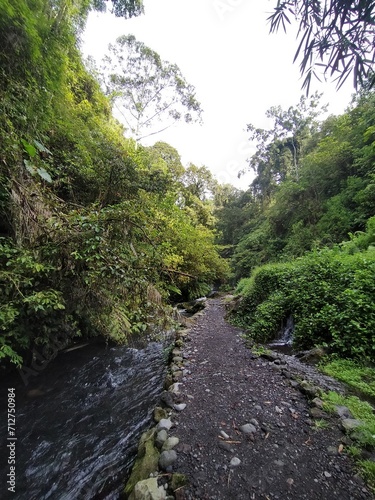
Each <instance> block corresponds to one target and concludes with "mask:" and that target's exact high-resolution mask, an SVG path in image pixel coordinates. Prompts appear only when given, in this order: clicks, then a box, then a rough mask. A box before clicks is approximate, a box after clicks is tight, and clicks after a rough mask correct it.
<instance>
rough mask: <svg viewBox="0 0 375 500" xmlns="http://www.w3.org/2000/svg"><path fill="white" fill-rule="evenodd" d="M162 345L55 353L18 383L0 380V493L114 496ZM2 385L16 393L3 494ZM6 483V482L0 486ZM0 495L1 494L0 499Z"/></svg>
mask: <svg viewBox="0 0 375 500" xmlns="http://www.w3.org/2000/svg"><path fill="white" fill-rule="evenodd" d="M162 351H163V345H162V344H161V343H155V342H154V343H151V344H149V345H148V346H147V347H144V348H134V347H121V346H120V347H119V346H115V347H113V346H106V345H104V344H100V343H97V344H90V345H88V346H86V347H83V348H81V349H77V350H73V351H71V352H67V353H60V354H59V355H58V357H57V358H56V359H55V360H54V361H53V362H51V363H50V364H49V365H48V366H47V367H46V368H45V369H44V370H43V371H42V372H41V373H40V374H38V375H37V376H36V377H32V378H31V379H30V383H29V385H28V386H27V387H26V386H25V385H24V383H23V381H22V380H21V377H20V376H19V374H18V373H15V375H14V377H13V378H12V377H8V378H7V380H1V382H0V408H1V421H0V439H1V442H2V446H1V449H2V450H3V452H2V453H1V462H0V474H1V480H2V481H1V483H2V493H1V495H0V497H1V498H13V499H14V498H15V499H17V500H34V499H38V500H44V499H53V500H89V499H97V500H99V499H108V500H112V499H119V498H122V497H121V491H122V489H123V485H124V481H125V479H126V477H127V475H128V473H129V471H130V468H131V465H132V463H133V460H134V457H135V454H136V449H137V443H138V440H139V437H140V434H141V432H142V431H143V430H144V429H145V428H146V427H148V425H149V424H150V421H151V414H152V411H153V408H154V407H155V404H156V402H157V399H158V397H159V396H160V393H161V391H162V385H163V380H164V376H165V365H164V362H163V352H162ZM8 387H14V388H15V395H16V405H15V408H16V433H15V434H16V437H17V441H16V452H15V453H16V460H15V461H16V480H15V483H16V493H15V494H14V493H11V492H9V491H6V489H5V485H6V481H7V473H9V467H10V466H9V464H7V463H6V459H7V458H8V454H9V453H5V452H4V450H6V449H7V446H6V443H8V442H9V441H7V428H6V425H7V417H6V413H5V412H4V410H6V408H7V397H8ZM7 487H8V485H7ZM4 493H6V494H5V496H4Z"/></svg>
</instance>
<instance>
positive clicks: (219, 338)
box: [173, 299, 374, 500]
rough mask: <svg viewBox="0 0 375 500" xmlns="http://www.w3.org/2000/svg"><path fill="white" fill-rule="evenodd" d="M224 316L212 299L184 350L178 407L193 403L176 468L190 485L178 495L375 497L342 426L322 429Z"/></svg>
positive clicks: (180, 420) (215, 499) (180, 429)
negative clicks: (353, 460) (358, 470)
mask: <svg viewBox="0 0 375 500" xmlns="http://www.w3.org/2000/svg"><path fill="white" fill-rule="evenodd" d="M224 314H225V308H224V306H223V304H222V303H221V300H220V299H214V300H210V301H209V302H208V306H207V308H206V309H205V311H204V313H203V315H201V316H199V317H198V318H197V319H196V320H195V321H194V323H193V326H192V327H191V329H190V331H189V334H188V340H187V341H186V343H185V344H184V347H183V348H182V355H183V357H184V358H185V362H184V365H185V370H187V372H186V371H185V372H184V375H185V376H184V378H183V381H182V384H181V386H180V391H181V395H180V397H179V401H180V402H182V403H187V407H186V408H185V409H184V410H183V411H181V412H177V413H176V414H175V415H174V417H173V420H174V422H175V424H176V427H175V428H174V429H173V435H175V436H177V437H178V438H179V439H180V443H179V445H178V446H177V447H176V451H177V454H178V459H177V462H176V463H175V465H174V467H173V470H174V471H175V472H180V473H183V474H185V475H186V476H187V477H188V479H189V484H188V486H186V487H184V488H181V489H180V490H178V491H177V492H176V498H177V499H180V500H182V499H186V500H191V499H194V500H197V499H212V500H219V499H226V500H240V499H268V500H270V499H299V500H300V499H320V500H324V499H335V498H336V499H340V500H345V499H352V500H357V499H370V498H374V496H373V495H372V494H371V493H370V492H369V491H368V490H367V489H366V487H365V485H364V483H363V481H362V480H361V479H360V478H359V477H357V476H356V475H355V470H354V469H353V465H352V463H351V461H350V459H349V458H348V457H347V455H346V454H345V453H343V452H342V449H343V447H344V449H345V445H346V443H347V438H346V436H344V434H343V433H342V431H341V430H340V428H339V425H338V420H336V419H333V420H332V419H329V420H328V423H329V426H328V428H317V427H321V426H320V425H319V424H315V423H314V420H313V419H312V418H311V417H310V414H309V410H310V406H309V403H308V401H307V399H306V397H305V396H304V395H303V394H302V393H301V392H300V391H299V390H298V389H297V388H296V387H293V385H296V383H295V382H294V381H293V380H290V379H288V378H286V377H285V376H284V375H283V374H282V373H281V370H280V368H281V366H282V365H281V366H280V365H278V364H274V363H269V362H267V361H265V360H262V359H260V358H258V359H254V356H253V355H252V353H251V352H250V351H249V350H248V349H246V347H245V346H244V343H243V341H242V339H241V337H240V333H241V331H240V330H239V329H238V328H235V327H233V326H231V325H229V324H228V323H226V322H225V320H224ZM282 363H283V361H282ZM302 378H303V376H302ZM293 382H294V383H293ZM318 422H322V420H319V421H318ZM246 424H249V425H248V426H247V427H245V428H243V429H242V430H241V427H242V426H243V425H246Z"/></svg>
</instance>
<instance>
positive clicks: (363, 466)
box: [321, 392, 375, 491]
mask: <svg viewBox="0 0 375 500" xmlns="http://www.w3.org/2000/svg"><path fill="white" fill-rule="evenodd" d="M321 397H322V399H323V401H324V409H325V410H326V411H330V412H334V411H335V406H336V405H340V406H346V407H347V408H349V410H350V412H351V413H352V415H353V417H354V418H355V419H357V420H360V421H361V422H362V425H361V426H360V427H357V428H356V429H355V430H354V431H353V432H352V433H351V435H350V437H351V439H352V440H353V441H354V442H355V444H354V445H351V446H348V448H347V452H348V454H349V455H350V456H351V457H352V458H354V459H355V460H356V463H357V467H358V470H359V472H360V474H361V475H362V477H363V478H364V479H365V481H366V483H367V485H368V486H369V488H371V489H372V490H373V491H375V462H373V461H372V460H361V456H362V449H367V450H373V449H375V414H374V409H373V408H372V406H371V405H370V404H369V403H367V401H361V400H360V399H359V398H358V397H357V396H348V397H345V396H342V395H341V394H338V393H337V392H328V393H324V394H323V395H322V396H321Z"/></svg>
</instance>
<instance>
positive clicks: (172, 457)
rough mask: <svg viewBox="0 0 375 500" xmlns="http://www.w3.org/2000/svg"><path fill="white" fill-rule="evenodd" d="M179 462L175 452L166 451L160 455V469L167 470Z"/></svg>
mask: <svg viewBox="0 0 375 500" xmlns="http://www.w3.org/2000/svg"><path fill="white" fill-rule="evenodd" d="M176 460H177V453H176V452H175V451H174V450H166V451H163V452H162V453H161V454H160V458H159V467H160V468H161V469H163V470H166V469H167V468H168V467H170V466H171V465H173V464H174V463H175V461H176Z"/></svg>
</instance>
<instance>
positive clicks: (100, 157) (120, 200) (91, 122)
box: [0, 0, 228, 364]
mask: <svg viewBox="0 0 375 500" xmlns="http://www.w3.org/2000/svg"><path fill="white" fill-rule="evenodd" d="M103 6H104V2H90V1H88V0H81V1H80V2H66V1H63V0H61V1H60V0H59V1H53V2H52V1H51V2H45V1H42V0H17V1H14V0H12V1H10V0H0V8H1V13H2V14H1V18H0V103H1V105H0V114H1V119H0V138H1V144H2V149H1V156H0V210H1V219H0V286H1V297H0V358H3V361H4V360H5V361H6V360H11V361H13V362H14V363H17V364H19V363H21V361H22V356H25V355H26V356H27V355H28V354H27V353H29V352H30V349H31V348H32V347H33V346H34V345H37V346H38V345H41V346H44V348H45V349H47V351H48V345H49V344H50V343H53V342H54V341H55V340H56V338H59V342H60V344H61V343H64V342H65V343H68V342H69V341H70V340H71V339H72V338H74V337H76V336H80V335H98V334H101V335H104V336H106V337H110V338H113V339H115V340H117V341H124V340H125V338H126V336H127V335H128V334H129V333H138V332H142V331H144V330H145V329H146V328H147V326H148V324H150V322H153V323H155V322H156V323H157V322H158V321H162V319H163V318H164V317H165V313H166V309H165V304H166V303H168V301H169V299H170V298H171V294H172V295H174V297H177V296H180V297H181V296H182V297H183V296H185V297H196V296H198V295H200V294H202V293H205V292H207V290H209V287H210V285H211V284H212V283H214V282H215V281H220V280H222V279H225V276H226V274H227V270H228V266H227V264H226V262H225V261H224V260H223V259H222V258H221V257H220V256H219V254H218V252H217V249H216V246H215V242H214V237H215V235H214V231H213V226H212V221H211V222H210V215H209V214H210V213H211V211H212V209H211V206H209V205H208V202H207V201H206V200H205V193H202V192H198V191H197V190H196V189H195V188H196V185H195V184H194V182H193V181H194V178H193V180H192V179H191V178H190V177H191V176H190V177H189V172H194V171H195V172H196V173H198V178H199V175H200V169H198V168H197V167H194V166H192V165H191V166H189V167H188V168H187V169H185V168H184V167H183V166H182V165H181V161H180V157H179V155H178V152H177V151H176V150H175V149H174V148H172V147H171V146H169V145H167V144H164V143H157V144H155V146H153V147H149V148H145V147H142V146H141V145H137V144H135V143H134V141H131V140H129V139H125V138H124V128H123V127H122V126H121V125H120V124H119V123H118V122H117V121H116V120H114V119H113V118H112V114H111V103H110V101H109V100H108V99H107V98H106V97H105V96H104V94H103V93H102V91H101V90H100V87H99V84H98V83H97V81H96V79H95V78H94V76H92V75H91V74H90V73H89V72H88V70H87V69H86V68H85V66H84V64H83V62H82V58H81V55H80V52H79V48H78V39H79V34H80V32H81V29H82V28H83V26H84V24H85V20H86V16H87V13H88V11H89V10H90V9H91V8H93V7H97V8H102V7H103ZM140 6H141V2H138V1H137V2H134V1H131V2H124V1H121V2H120V1H119V2H114V8H117V9H118V13H119V15H120V11H121V9H125V10H124V12H123V14H124V15H125V17H129V16H131V15H134V14H136V13H137V12H138V11H137V9H138V10H139V8H140ZM126 9H128V10H126ZM138 13H139V12H138ZM125 135H126V134H125ZM203 170H204V169H203ZM193 177H194V176H193ZM189 179H190V180H189ZM195 180H196V179H195ZM202 194H203V196H202ZM199 196H201V198H199ZM211 219H212V216H211Z"/></svg>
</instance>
